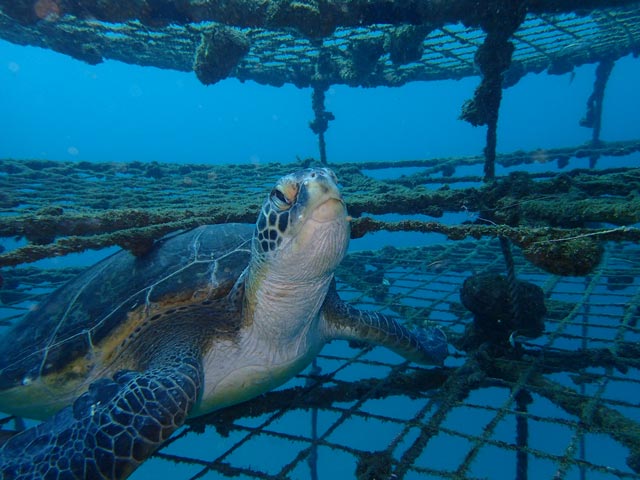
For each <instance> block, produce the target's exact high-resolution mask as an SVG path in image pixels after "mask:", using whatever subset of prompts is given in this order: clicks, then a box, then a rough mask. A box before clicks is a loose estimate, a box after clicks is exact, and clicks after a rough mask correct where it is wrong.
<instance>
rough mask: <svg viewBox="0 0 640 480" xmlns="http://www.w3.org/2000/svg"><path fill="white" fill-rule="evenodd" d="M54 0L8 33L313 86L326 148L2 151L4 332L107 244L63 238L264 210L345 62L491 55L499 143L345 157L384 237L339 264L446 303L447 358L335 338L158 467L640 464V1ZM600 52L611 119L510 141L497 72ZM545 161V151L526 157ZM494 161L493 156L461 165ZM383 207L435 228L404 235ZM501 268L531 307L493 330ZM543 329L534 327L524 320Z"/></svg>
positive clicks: (564, 62)
mask: <svg viewBox="0 0 640 480" xmlns="http://www.w3.org/2000/svg"><path fill="white" fill-rule="evenodd" d="M32 3H33V2H30V1H22V0H0V37H1V38H4V39H7V40H9V41H12V42H14V43H19V44H28V45H36V46H42V47H45V48H50V49H53V50H56V51H59V52H62V53H65V54H68V55H71V56H73V57H76V58H79V59H81V60H84V61H86V62H89V63H99V62H100V61H103V60H104V59H115V60H120V61H124V62H128V63H133V64H140V65H153V66H156V67H160V68H169V69H175V70H182V71H194V72H195V73H196V75H197V76H198V78H199V79H200V80H201V81H202V82H203V83H205V84H211V83H215V82H217V81H219V80H221V79H223V78H226V77H235V78H238V79H240V80H254V81H257V82H259V83H264V84H269V85H274V86H280V85H283V84H284V83H292V84H294V85H296V86H298V87H313V89H314V91H313V110H314V113H315V114H316V119H315V120H314V122H312V124H311V128H312V129H313V131H314V132H315V133H317V134H318V136H319V139H320V141H319V143H320V153H321V155H320V156H321V161H320V162H317V161H316V160H314V159H298V161H297V162H296V163H293V164H256V165H204V164H203V165H194V164H188V165H187V164H158V163H148V164H145V163H139V162H133V163H120V162H112V163H90V162H73V163H72V162H66V163H65V162H54V161H47V160H11V159H2V160H0V239H1V240H2V241H3V243H2V244H0V269H1V270H0V302H1V305H0V307H1V308H0V329H1V330H2V333H4V331H6V329H7V328H8V327H10V326H12V325H13V324H15V322H17V321H18V320H19V319H20V318H21V317H22V316H23V315H24V313H25V312H26V311H27V310H28V309H29V308H31V307H32V306H33V305H34V303H35V302H38V301H39V300H41V299H42V298H43V297H44V296H45V295H46V294H47V293H49V292H51V291H53V290H54V289H55V288H56V287H57V286H59V285H61V284H63V283H64V282H65V281H66V280H68V279H70V278H72V277H73V276H74V275H76V274H77V273H79V272H80V271H82V270H83V268H85V267H69V266H63V265H64V258H61V259H59V258H58V257H64V256H66V255H68V254H74V253H75V254H77V253H81V252H84V251H85V250H87V249H93V250H103V249H107V248H108V247H114V246H118V247H121V248H125V249H128V250H130V251H132V252H133V253H135V254H138V255H140V254H144V253H145V252H146V251H148V249H149V248H151V247H152V245H153V242H154V241H155V240H157V239H158V238H161V237H162V236H163V235H165V234H167V233H170V232H173V231H176V230H181V229H188V228H192V227H195V226H197V225H202V224H213V223H225V222H253V221H254V220H255V216H256V212H257V211H258V210H259V207H260V204H261V202H262V199H263V197H264V193H265V192H266V191H268V190H269V189H270V188H271V186H272V185H273V182H274V181H275V180H276V179H277V178H278V177H280V176H281V175H282V174H285V173H288V172H289V171H292V170H295V169H296V168H301V167H306V166H310V165H315V164H318V163H322V164H326V163H327V161H326V154H325V152H324V136H323V134H324V132H325V130H326V128H327V124H328V121H329V120H333V119H334V118H333V115H332V114H331V113H330V112H327V111H325V110H324V93H323V92H324V91H325V90H326V88H327V87H328V86H329V85H333V84H347V85H351V86H366V87H375V86H383V85H384V86H400V85H403V84H405V83H407V82H410V81H416V80H435V79H458V78H462V77H465V76H471V75H481V77H482V81H481V85H480V87H479V88H478V90H476V93H475V95H474V98H473V99H472V100H471V101H470V102H469V103H468V104H466V105H465V107H463V112H462V118H463V119H465V120H467V121H469V122H470V123H472V124H474V125H487V127H488V134H487V149H485V152H484V155H482V156H474V157H465V158H441V159H420V160H403V161H394V162H366V163H341V164H334V165H331V168H333V169H334V170H335V171H336V173H337V174H338V177H339V178H340V180H341V182H342V185H343V190H344V194H345V197H346V199H347V204H348V206H349V210H350V213H351V214H352V215H353V216H354V217H355V219H354V221H353V224H352V237H353V238H354V239H356V240H355V241H354V243H356V242H357V241H358V240H357V239H359V238H361V237H365V236H366V238H367V240H368V242H369V244H368V245H371V244H373V245H375V246H377V247H378V248H377V249H374V250H357V249H355V250H354V251H351V252H350V253H349V255H348V256H347V258H346V259H345V261H344V262H343V264H342V265H341V266H340V269H339V271H338V273H337V276H338V282H339V283H338V289H339V291H340V294H341V296H342V297H343V298H344V299H346V300H348V301H350V302H351V303H352V304H354V305H356V306H358V307H359V308H363V309H372V310H376V311H382V312H384V313H385V314H388V315H390V316H396V317H402V319H404V321H406V322H407V323H410V324H419V325H422V324H425V323H435V324H438V325H441V326H443V328H444V329H445V330H446V332H447V335H448V337H449V339H450V342H451V345H452V352H453V353H452V355H451V357H450V359H449V361H448V362H447V364H446V366H445V367H442V368H433V369H422V368H418V367H416V366H415V365H413V364H411V363H409V362H405V361H403V360H402V359H401V358H400V357H397V356H394V355H393V354H391V353H389V352H387V351H384V350H382V349H371V348H365V347H364V346H363V345H356V344H351V345H347V344H344V343H336V344H335V345H334V344H332V345H330V346H328V347H327V348H325V349H324V350H323V351H322V354H321V355H320V356H319V358H318V359H317V361H316V363H315V364H314V367H313V368H312V369H308V370H306V371H305V372H303V373H302V374H301V375H299V376H298V377H296V378H295V379H294V380H293V381H291V382H289V383H287V384H286V385H285V386H283V387H282V388H280V389H278V390H276V391H273V392H270V393H268V394H266V395H263V396H261V397H260V398H257V399H254V400H252V401H249V402H246V403H243V404H241V405H237V406H234V407H230V408H226V409H224V410H222V411H220V412H216V413H215V414H213V415H210V416H207V417H201V418H197V419H193V420H190V421H189V422H188V424H187V425H186V426H185V427H183V428H182V429H181V430H180V431H179V432H178V434H177V435H174V436H173V437H172V438H170V440H169V441H168V442H167V444H166V445H165V446H163V447H162V449H161V450H159V451H158V452H157V453H156V454H155V456H154V457H153V458H152V459H151V460H150V461H149V462H146V463H145V464H144V465H143V466H142V467H141V469H140V473H139V475H140V476H141V478H142V476H143V475H144V474H145V471H146V472H153V471H157V469H162V471H163V472H172V474H173V475H174V477H175V478H193V479H196V478H217V477H219V476H220V475H223V476H230V477H238V478H259V479H283V478H312V479H316V478H327V477H330V476H336V477H343V476H344V474H345V472H347V475H352V476H353V477H354V478H358V479H382V478H394V479H409V478H445V479H446V478H448V479H480V478H509V479H511V478H516V479H518V480H525V479H526V478H528V475H529V472H532V471H535V472H537V473H536V474H537V476H538V477H539V478H551V477H553V478H557V479H573V478H581V479H582V478H590V479H591V478H597V479H600V478H603V479H608V478H611V479H613V478H624V479H626V478H640V404H639V403H638V401H637V398H638V397H639V395H638V393H639V392H640V375H639V374H638V369H639V368H640V347H638V340H639V339H640V338H639V334H640V331H639V329H638V325H637V323H638V319H639V317H640V307H639V305H640V280H639V279H640V247H639V246H638V241H639V239H640V230H639V229H638V228H637V224H638V223H640V200H639V198H638V192H639V191H640V170H639V169H637V168H631V167H624V168H623V167H616V166H615V165H619V164H620V160H623V161H624V162H626V163H625V164H626V165H630V164H633V162H634V160H637V158H638V155H639V152H640V141H638V140H635V141H625V142H606V141H603V140H601V139H600V136H599V133H600V132H599V129H600V115H601V104H602V96H603V94H604V86H605V85H606V81H607V79H608V76H609V73H610V72H611V68H612V67H613V64H614V62H615V60H617V59H619V58H621V57H622V56H625V55H628V54H634V55H636V56H637V55H638V52H639V50H640V31H639V29H640V6H639V5H638V3H637V2H632V1H608V2H590V1H587V0H585V1H582V2H575V1H570V0H564V1H563V0H557V1H555V2H550V1H544V0H531V1H527V2H509V1H506V0H495V1H491V2H469V1H467V0H452V1H450V2H438V1H435V0H434V1H430V0H425V1H424V2H422V3H420V2H386V1H383V0H369V1H368V2H358V1H346V0H335V1H334V0H325V1H316V0H300V1H264V0H263V1H258V0H255V1H253V0H235V1H231V2H209V1H206V0H203V1H199V2H146V1H142V2H108V1H102V0H101V1H99V2H93V1H90V0H88V1H83V2H75V1H62V0H61V1H57V0H56V1H54V0H46V1H44V0H42V1H39V2H37V4H38V5H39V8H36V9H33V8H31V7H32ZM170 4H172V5H173V7H172V8H169V7H168V5H170ZM163 5H164V7H162V6H163ZM392 7H393V8H392ZM471 7H473V8H471ZM481 7H482V8H481ZM500 12H501V13H500ZM496 13H497V15H496ZM499 31H506V32H507V34H508V38H504V36H503V37H501V36H500V35H498V33H497V32H499ZM488 52H493V53H488ZM505 52H506V55H504V54H505ZM492 55H493V56H492ZM501 55H502V57H501ZM503 57H506V58H507V59H508V61H507V62H504V58H503ZM584 63H598V64H599V65H598V71H597V72H596V74H597V79H596V85H595V86H594V94H593V95H592V97H591V98H590V99H589V101H588V103H587V116H586V118H585V119H584V120H583V121H582V124H583V125H584V126H587V127H589V128H592V129H593V137H592V142H590V143H589V144H587V145H579V146H574V147H566V148H557V149H550V150H542V149H540V150H536V151H531V152H521V151H520V152H513V153H510V154H496V151H495V143H496V138H495V125H496V122H497V111H498V107H499V104H500V97H499V95H498V96H497V97H496V96H495V95H496V93H495V92H496V91H497V92H500V86H502V87H508V86H511V85H513V84H515V83H517V81H518V80H519V79H520V78H522V77H523V76H524V75H525V74H527V73H529V72H541V71H544V70H546V71H547V72H548V73H551V74H562V73H567V72H570V71H572V70H573V69H574V68H575V67H576V66H579V65H582V64H584ZM496 85H498V88H497V89H496V88H492V87H495V86H496ZM491 92H493V93H491ZM492 95H493V96H492ZM492 131H493V133H492ZM494 157H495V159H494ZM585 160H588V167H589V168H587V165H586V164H585ZM532 163H536V164H541V165H547V166H548V171H546V172H540V173H525V172H521V171H517V170H518V168H523V167H525V166H526V165H529V164H532ZM482 164H484V167H485V170H484V176H480V175H464V174H461V173H460V172H461V171H463V167H474V166H479V165H482ZM495 164H497V165H498V166H499V168H498V171H496V169H495ZM568 165H570V168H566V167H567V166H568ZM583 167H584V168H583ZM400 171H401V172H402V173H398V172H400ZM407 172H410V173H407ZM131 205H136V208H131V207H130V206H131ZM185 205H186V207H185ZM387 215H394V217H393V218H394V220H390V219H389V218H391V217H388V216H387ZM380 231H388V232H421V233H423V234H428V235H425V237H424V238H428V239H429V240H428V241H427V242H426V243H427V244H426V245H422V246H416V247H407V248H396V247H390V246H388V243H389V241H387V240H384V238H389V237H380V236H376V232H380ZM390 235H393V234H390ZM429 235H431V236H429ZM391 238H397V237H391ZM434 239H435V240H434ZM432 240H433V241H432ZM369 248H370V247H369ZM39 261H40V263H35V262H39ZM41 261H44V262H41ZM33 263H35V265H31V264H33ZM481 274H482V275H494V277H484V278H492V279H493V280H492V281H494V282H495V283H493V284H491V288H492V289H494V290H495V289H496V288H498V284H499V282H500V280H499V278H504V277H506V278H507V283H508V288H507V290H506V291H505V292H504V297H503V298H504V302H503V303H505V304H507V306H508V311H507V314H508V315H510V316H512V317H513V319H512V320H513V322H516V321H517V322H520V323H509V322H506V323H508V325H504V324H501V323H500V322H501V320H499V322H498V323H497V324H496V325H494V327H495V330H496V331H497V333H494V334H492V335H487V332H486V331H485V330H484V329H483V328H484V327H483V326H482V324H481V323H480V321H479V320H478V316H479V315H476V316H475V317H474V314H473V313H471V312H470V311H469V310H468V308H469V307H468V305H467V303H466V302H465V301H464V296H465V293H464V292H465V291H466V290H465V288H466V285H467V281H468V280H469V279H471V278H474V277H478V276H479V275H481ZM500 276H501V277H500ZM521 283H526V284H528V285H533V286H534V287H535V288H537V289H539V290H540V292H541V293H540V295H541V298H544V305H543V306H542V308H543V311H544V312H546V313H545V314H544V325H540V324H526V323H524V322H525V318H528V317H529V312H528V310H530V309H531V305H532V303H527V302H528V301H529V300H530V299H531V298H532V297H530V296H528V295H529V293H527V292H529V291H530V290H531V288H534V287H531V288H529V287H527V288H528V289H527V288H525V287H524V286H521ZM485 293H486V291H485ZM519 302H524V304H525V305H526V306H525V307H524V308H523V305H514V304H513V303H519ZM474 313H475V312H474ZM520 317H522V318H520ZM528 329H533V330H536V331H537V334H536V335H521V334H522V333H523V332H526V331H527V330H528ZM525 337H526V338H525ZM13 421H16V422H18V420H17V419H14V418H12V417H4V418H1V417H0V423H1V424H11V422H13ZM194 439H197V441H193V440H194ZM595 445H597V447H595ZM603 445H604V446H605V447H606V448H603ZM443 451H447V452H448V454H447V455H446V456H443V455H442V452H443ZM497 463H500V469H499V470H500V472H501V473H500V475H502V477H500V476H498V474H497V473H496V464H497ZM154 469H156V470H154ZM137 474H138V473H137ZM150 474H151V473H150Z"/></svg>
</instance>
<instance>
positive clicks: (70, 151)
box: [67, 146, 80, 157]
mask: <svg viewBox="0 0 640 480" xmlns="http://www.w3.org/2000/svg"><path fill="white" fill-rule="evenodd" d="M67 153H68V154H69V155H73V156H74V157H75V156H76V155H78V154H79V153H80V150H78V148H77V147H74V146H71V147H69V148H67Z"/></svg>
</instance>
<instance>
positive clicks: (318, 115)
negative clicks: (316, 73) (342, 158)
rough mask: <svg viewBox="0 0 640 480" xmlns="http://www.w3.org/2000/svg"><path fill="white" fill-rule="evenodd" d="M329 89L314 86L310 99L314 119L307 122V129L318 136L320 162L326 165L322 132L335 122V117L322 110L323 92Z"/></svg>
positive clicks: (325, 146) (322, 86) (327, 87)
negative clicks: (332, 121) (331, 122)
mask: <svg viewBox="0 0 640 480" xmlns="http://www.w3.org/2000/svg"><path fill="white" fill-rule="evenodd" d="M328 89H329V86H328V85H315V86H314V87H313V94H312V97H311V107H312V108H313V113H314V115H315V118H314V119H313V120H312V121H311V122H309V127H311V130H312V131H313V133H315V134H316V135H318V146H319V148H320V162H322V164H323V165H326V164H327V144H326V142H325V139H324V132H326V131H327V128H329V121H330V120H335V118H336V117H335V116H334V115H333V113H331V112H327V111H326V110H325V108H324V100H325V92H326V91H327V90H328Z"/></svg>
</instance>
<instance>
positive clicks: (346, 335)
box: [322, 282, 449, 365]
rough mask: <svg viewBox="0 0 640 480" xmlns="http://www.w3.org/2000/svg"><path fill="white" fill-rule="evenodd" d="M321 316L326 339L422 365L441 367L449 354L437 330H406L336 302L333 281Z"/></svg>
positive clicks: (381, 316)
mask: <svg viewBox="0 0 640 480" xmlns="http://www.w3.org/2000/svg"><path fill="white" fill-rule="evenodd" d="M322 313H323V317H324V320H325V329H326V335H327V337H328V339H329V340H334V339H341V340H357V341H364V342H367V343H371V344H374V345H380V346H383V347H387V348H389V349H390V350H392V351H394V352H396V353H397V354H399V355H402V356H403V357H405V358H407V359H408V360H412V361H414V362H417V363H422V364H433V365H442V363H443V362H444V359H445V358H446V357H447V355H448V354H449V352H448V348H447V337H446V335H445V334H444V332H443V331H442V330H441V329H440V328H437V327H428V328H415V329H412V330H409V329H407V328H405V327H404V326H402V325H401V324H399V323H398V322H396V321H395V320H394V319H392V318H389V317H387V316H385V315H382V314H379V313H376V312H367V311H363V310H358V309H357V308H354V307H352V306H351V305H349V304H347V303H345V302H343V301H342V300H341V299H340V297H339V296H338V293H337V292H336V290H335V282H334V284H333V285H332V287H331V289H330V291H329V293H328V294H327V298H326V300H325V302H324V305H323V312H322Z"/></svg>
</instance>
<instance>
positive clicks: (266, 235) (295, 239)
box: [252, 168, 349, 282]
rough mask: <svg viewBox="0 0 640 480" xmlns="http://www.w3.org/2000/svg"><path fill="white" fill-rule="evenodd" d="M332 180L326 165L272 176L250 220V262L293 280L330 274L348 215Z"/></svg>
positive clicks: (343, 245) (344, 242) (342, 246)
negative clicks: (273, 179)
mask: <svg viewBox="0 0 640 480" xmlns="http://www.w3.org/2000/svg"><path fill="white" fill-rule="evenodd" d="M337 183H338V180H337V178H336V176H335V174H334V173H333V172H332V171H331V170H329V169H328V168H310V169H306V170H301V171H299V172H296V173H292V174H290V175H286V176H284V177H282V178H281V179H280V180H278V182H277V183H276V184H275V186H274V187H273V189H272V190H271V193H270V194H269V197H268V198H267V200H266V201H265V202H264V205H263V206H262V209H261V211H260V216H259V217H258V221H257V222H256V229H255V232H254V236H253V246H252V262H253V263H254V264H256V263H257V264H259V265H261V266H264V265H265V264H266V265H268V269H269V271H271V272H274V273H275V272H282V273H283V274H284V275H285V277H286V278H288V279H290V280H291V281H293V282H295V281H297V280H300V281H304V280H307V281H314V280H315V279H317V278H318V277H321V276H323V275H327V274H331V273H333V271H334V270H335V268H336V267H337V266H338V264H339V263H340V261H341V260H342V258H343V257H344V254H345V253H346V250H347V246H348V243H349V217H348V216H347V209H346V207H345V204H344V201H343V200H342V195H341V194H340V190H339V189H338V186H337Z"/></svg>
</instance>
